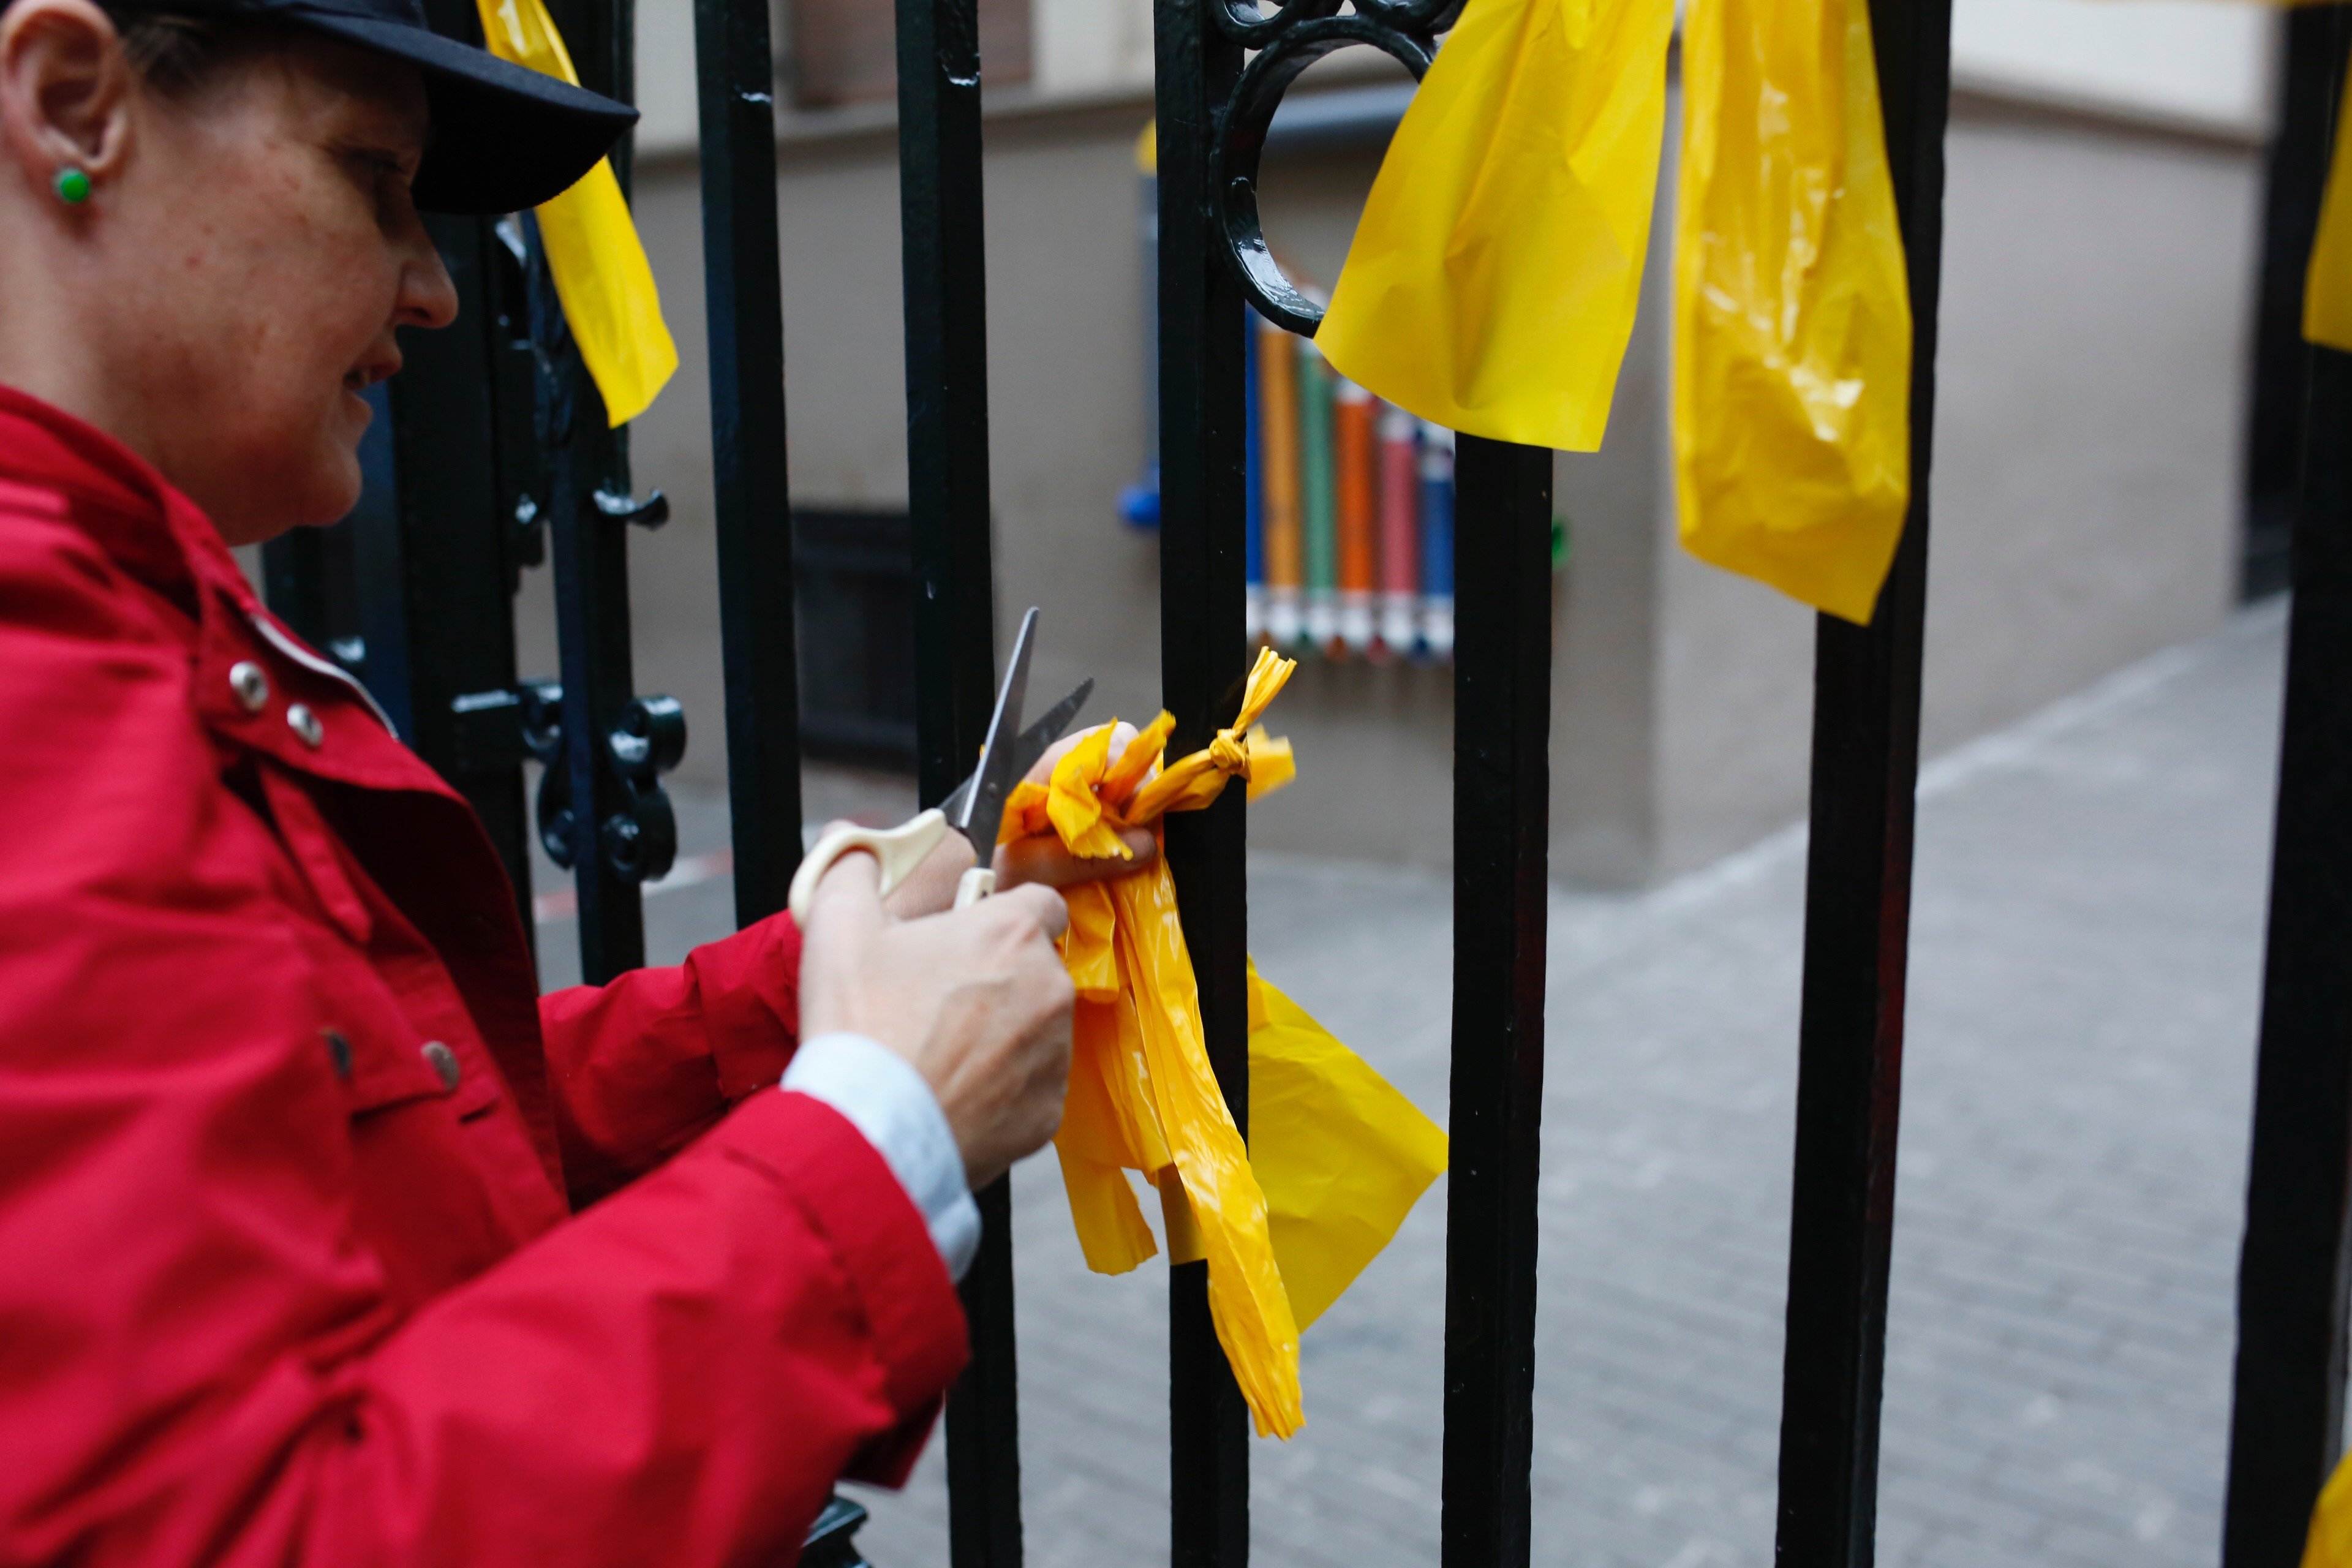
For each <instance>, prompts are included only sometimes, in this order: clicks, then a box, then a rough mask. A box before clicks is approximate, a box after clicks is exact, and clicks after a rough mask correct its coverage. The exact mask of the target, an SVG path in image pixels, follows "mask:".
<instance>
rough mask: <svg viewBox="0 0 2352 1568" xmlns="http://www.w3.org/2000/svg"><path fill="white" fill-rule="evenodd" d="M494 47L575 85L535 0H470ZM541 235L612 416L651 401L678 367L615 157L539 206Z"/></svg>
mask: <svg viewBox="0 0 2352 1568" xmlns="http://www.w3.org/2000/svg"><path fill="white" fill-rule="evenodd" d="M475 3H476V6H477V8H478V10H479V11H480V12H481V16H482V34H483V37H484V38H485V39H486V40H487V41H488V44H489V47H490V52H491V53H492V54H494V55H496V56H498V57H499V58H500V59H502V60H508V61H510V62H512V63H513V64H516V65H520V66H529V67H530V68H531V69H533V70H535V71H538V72H540V73H541V75H544V76H551V77H556V78H559V79H562V80H563V81H567V82H570V83H571V84H572V86H574V87H577V86H579V85H580V73H579V72H577V71H575V70H573V69H572V55H571V53H570V51H569V50H567V49H565V48H564V47H563V37H562V34H560V33H558V32H557V31H556V30H555V21H554V19H553V18H552V17H551V16H548V14H547V7H546V6H545V5H543V4H541V0H475ZM539 238H540V244H541V246H542V247H544V248H545V250H546V252H547V270H548V273H549V275H550V276H551V278H553V279H554V281H555V294H556V298H558V299H559V300H562V301H563V319H564V320H565V321H567V322H569V323H570V325H571V328H572V341H573V342H576V343H578V344H579V345H580V358H581V362H582V363H584V364H585V365H586V366H587V367H588V374H590V375H591V376H592V377H593V378H594V380H595V383H596V390H597V392H598V393H599V394H601V395H603V397H604V412H605V414H606V416H607V417H609V418H610V419H611V420H612V422H613V424H614V426H622V425H625V424H627V423H628V422H629V421H630V420H632V419H635V417H636V416H638V415H640V414H643V413H644V412H645V411H646V408H647V407H649V406H651V405H652V403H653V400H654V398H655V396H656V395H657V394H658V393H659V392H660V391H661V389H662V387H663V386H664V385H665V384H667V382H668V380H669V378H670V376H671V375H672V374H674V373H675V372H676V371H677V344H676V343H675V342H672V341H671V340H670V335H669V326H668V323H667V322H665V321H663V320H662V310H661V295H660V293H659V292H658V291H657V290H656V289H655V287H654V270H653V267H652V266H651V264H649V263H648V262H647V261H646V247H645V245H644V243H643V242H642V241H640V240H639V239H638V238H637V226H636V223H635V220H634V219H632V218H631V217H630V216H629V204H628V201H627V199H626V198H625V197H624V196H623V195H621V182H620V180H619V178H618V177H617V176H615V175H614V173H613V163H612V160H611V159H609V158H607V159H603V160H600V161H599V162H598V163H597V164H596V166H595V167H594V168H593V169H591V170H590V171H589V172H588V174H586V176H585V177H583V179H582V180H581V181H580V183H579V184H575V185H573V186H572V188H571V189H570V190H568V191H565V192H564V193H563V194H562V195H560V196H557V197H555V198H554V199H552V200H551V201H547V202H542V203H541V204H540V206H539Z"/></svg>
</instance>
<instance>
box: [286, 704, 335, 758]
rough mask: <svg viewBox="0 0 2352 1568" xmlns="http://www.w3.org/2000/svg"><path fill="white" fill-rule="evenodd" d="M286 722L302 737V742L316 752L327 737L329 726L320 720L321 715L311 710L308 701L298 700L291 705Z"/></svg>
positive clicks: (287, 711)
mask: <svg viewBox="0 0 2352 1568" xmlns="http://www.w3.org/2000/svg"><path fill="white" fill-rule="evenodd" d="M286 722H287V723H288V724H289V725H290V726H292V728H293V731H294V732H295V733H296V734H297V735H299V736H301V737H302V743H303V744H304V745H306V746H308V747H310V749H311V750H312V751H314V752H315V751H317V750H318V749H319V745H320V742H323V741H324V740H326V738H327V727H326V726H325V725H324V724H321V723H320V722H319V716H318V715H317V714H316V713H313V712H311V711H310V705H309V704H307V703H302V702H297V703H294V704H292V705H291V706H289V708H288V709H287V710H286Z"/></svg>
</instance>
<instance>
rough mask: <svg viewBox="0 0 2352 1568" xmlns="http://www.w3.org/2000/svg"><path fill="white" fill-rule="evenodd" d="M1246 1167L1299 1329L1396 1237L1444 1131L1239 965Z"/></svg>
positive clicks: (1432, 1176)
mask: <svg viewBox="0 0 2352 1568" xmlns="http://www.w3.org/2000/svg"><path fill="white" fill-rule="evenodd" d="M1249 1059H1250V1164H1251V1167H1252V1168H1253V1169H1255V1171H1256V1173H1257V1179H1258V1185H1259V1186H1261V1187H1263V1188H1264V1189H1265V1204H1266V1213H1267V1216H1268V1218H1269V1220H1270V1221H1271V1223H1272V1226H1273V1230H1274V1260H1275V1262H1276V1264H1277V1265H1278V1266H1279V1267H1280V1268H1281V1269H1282V1283H1283V1287H1284V1289H1286V1291H1288V1293H1289V1296H1290V1311H1291V1316H1293V1317H1294V1318H1296V1319H1297V1321H1298V1328H1299V1331H1300V1332H1302V1333H1304V1332H1305V1331H1307V1329H1308V1328H1310V1327H1312V1326H1313V1324H1314V1322H1315V1320H1316V1319H1318V1318H1319V1317H1321V1316H1322V1315H1323V1313H1324V1311H1325V1310H1326V1309H1327V1308H1328V1307H1329V1306H1330V1305H1331V1303H1332V1302H1334V1301H1336V1300H1339V1294H1340V1292H1341V1291H1343V1290H1345V1289H1347V1288H1348V1287H1349V1285H1351V1284H1353V1283H1354V1282H1355V1279H1356V1276H1357V1275H1359V1274H1360V1273H1362V1272H1363V1271H1364V1266H1365V1265H1366V1264H1368V1263H1370V1262H1371V1260H1372V1259H1373V1258H1377V1257H1379V1256H1380V1253H1381V1248H1382V1247H1386V1246H1388V1244H1389V1243H1390V1242H1391V1240H1393V1239H1395V1237H1396V1233H1397V1226H1400V1225H1402V1224H1403V1223H1404V1216H1405V1215H1407V1214H1409V1213H1411V1212H1412V1205H1413V1204H1414V1203H1415V1202H1416V1201H1417V1200H1419V1198H1420V1197H1421V1194H1423V1192H1424V1191H1426V1190H1427V1189H1428V1187H1429V1184H1430V1183H1432V1182H1433V1181H1435V1180H1436V1179H1437V1178H1438V1177H1439V1176H1440V1175H1441V1174H1443V1173H1444V1170H1445V1160H1446V1142H1445V1133H1444V1131H1442V1130H1441V1129H1440V1128H1439V1127H1438V1125H1437V1123H1435V1122H1434V1121H1431V1120H1430V1119H1429V1118H1428V1117H1426V1116H1423V1114H1422V1113H1421V1110H1420V1108H1419V1107H1417V1106H1415V1105H1414V1104H1413V1103H1412V1101H1411V1100H1407V1099H1406V1098H1405V1097H1404V1096H1403V1095H1402V1094H1400V1093H1398V1092H1397V1090H1396V1089H1395V1087H1394V1086H1393V1085H1391V1083H1390V1082H1389V1080H1388V1079H1384V1078H1382V1077H1381V1075H1380V1074H1379V1073H1377V1072H1375V1071H1373V1070H1372V1068H1371V1064H1370V1063H1369V1062H1367V1061H1365V1060H1364V1058H1361V1057H1360V1056H1358V1055H1357V1054H1356V1053H1355V1052H1353V1051H1351V1050H1349V1048H1348V1047H1345V1046H1343V1045H1341V1044H1340V1043H1339V1041H1338V1040H1337V1039H1335V1038H1333V1037H1332V1036H1331V1033H1330V1031H1328V1029H1326V1028H1324V1027H1323V1026H1322V1025H1320V1024H1318V1023H1317V1022H1316V1021H1315V1020H1314V1018H1313V1017H1312V1016H1309V1015H1308V1013H1307V1009H1305V1008H1304V1007H1301V1006H1300V1005H1298V1004H1297V1003H1296V1002H1293V1001H1292V1000H1291V999H1290V998H1289V997H1287V996H1286V995H1284V994H1282V993H1281V992H1280V991H1277V990H1276V989H1275V988H1274V986H1272V985H1270V984H1267V983H1266V981H1265V979H1264V978H1263V977H1261V976H1260V975H1259V974H1258V973H1257V969H1256V967H1255V965H1252V966H1251V969H1250V1037H1249Z"/></svg>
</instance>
